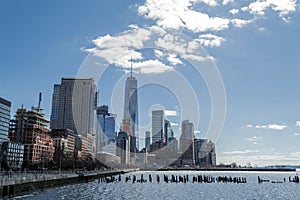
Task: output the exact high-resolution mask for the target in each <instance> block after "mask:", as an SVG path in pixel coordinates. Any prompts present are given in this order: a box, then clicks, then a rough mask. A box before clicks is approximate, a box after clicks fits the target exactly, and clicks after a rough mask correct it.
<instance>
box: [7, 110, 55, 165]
mask: <svg viewBox="0 0 300 200" xmlns="http://www.w3.org/2000/svg"><path fill="white" fill-rule="evenodd" d="M49 133H50V129H49V121H48V120H46V119H45V118H44V114H42V113H41V112H39V111H37V110H35V109H34V108H33V109H32V110H29V111H27V110H26V109H23V108H22V109H18V110H17V112H16V115H15V119H14V120H11V124H10V131H9V138H10V140H11V141H12V142H15V143H19V144H23V145H24V158H23V166H24V168H37V167H43V168H44V167H46V166H47V164H48V163H49V162H51V161H52V160H53V154H54V146H53V141H52V138H51V136H50V134H49Z"/></svg>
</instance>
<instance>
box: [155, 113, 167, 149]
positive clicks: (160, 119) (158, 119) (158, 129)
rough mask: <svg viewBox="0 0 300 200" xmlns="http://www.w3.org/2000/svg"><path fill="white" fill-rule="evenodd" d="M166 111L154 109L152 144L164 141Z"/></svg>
mask: <svg viewBox="0 0 300 200" xmlns="http://www.w3.org/2000/svg"><path fill="white" fill-rule="evenodd" d="M164 139H165V137H164V111H163V110H153V111H152V144H154V143H156V142H162V143H164Z"/></svg>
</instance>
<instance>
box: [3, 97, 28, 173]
mask: <svg viewBox="0 0 300 200" xmlns="http://www.w3.org/2000/svg"><path fill="white" fill-rule="evenodd" d="M10 109H11V102H10V101H7V100H5V99H3V98H1V97H0V170H1V168H6V169H9V168H10V169H20V168H21V166H22V163H23V153H24V146H23V145H22V144H19V143H15V142H11V141H10V140H9V125H10ZM2 161H3V163H5V165H4V166H3V165H1V163H2Z"/></svg>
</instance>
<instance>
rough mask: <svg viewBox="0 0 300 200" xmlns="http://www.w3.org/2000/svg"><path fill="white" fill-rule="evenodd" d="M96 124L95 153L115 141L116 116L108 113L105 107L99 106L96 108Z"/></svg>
mask: <svg viewBox="0 0 300 200" xmlns="http://www.w3.org/2000/svg"><path fill="white" fill-rule="evenodd" d="M97 122H98V131H97V132H98V133H97V137H96V141H97V152H100V151H101V150H102V147H104V146H106V145H108V144H110V143H112V142H115V140H116V130H115V127H116V125H115V123H116V115H115V114H112V113H109V112H108V106H107V105H103V106H100V107H98V108H97Z"/></svg>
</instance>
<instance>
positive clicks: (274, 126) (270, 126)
mask: <svg viewBox="0 0 300 200" xmlns="http://www.w3.org/2000/svg"><path fill="white" fill-rule="evenodd" d="M246 127H247V128H256V129H271V130H283V129H286V128H287V126H286V125H281V124H267V125H251V124H248V125H246Z"/></svg>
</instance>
